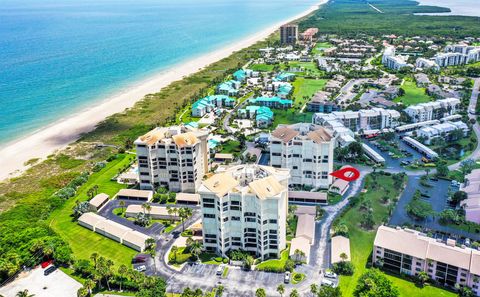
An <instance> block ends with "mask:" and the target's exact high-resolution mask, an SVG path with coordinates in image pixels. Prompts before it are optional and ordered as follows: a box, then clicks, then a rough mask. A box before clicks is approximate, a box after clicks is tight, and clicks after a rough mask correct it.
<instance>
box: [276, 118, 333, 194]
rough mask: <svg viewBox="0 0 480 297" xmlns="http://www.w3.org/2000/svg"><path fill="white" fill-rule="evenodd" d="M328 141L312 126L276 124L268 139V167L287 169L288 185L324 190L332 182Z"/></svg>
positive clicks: (322, 130)
mask: <svg viewBox="0 0 480 297" xmlns="http://www.w3.org/2000/svg"><path fill="white" fill-rule="evenodd" d="M332 138H333V137H332V135H331V134H330V132H329V131H328V130H326V129H325V128H324V127H322V126H319V125H315V124H310V123H298V124H294V125H279V126H278V127H277V129H275V130H274V131H273V132H272V136H271V138H270V165H271V166H273V167H275V168H288V169H290V175H291V177H290V186H293V187H302V186H307V187H311V188H315V189H318V188H322V189H327V188H328V187H329V186H330V184H331V183H332V176H330V175H329V173H331V172H332V171H333V150H334V147H335V139H332Z"/></svg>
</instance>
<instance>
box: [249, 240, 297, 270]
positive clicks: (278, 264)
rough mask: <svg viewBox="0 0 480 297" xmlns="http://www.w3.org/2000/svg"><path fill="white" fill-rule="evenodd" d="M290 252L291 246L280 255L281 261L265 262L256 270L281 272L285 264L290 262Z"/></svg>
mask: <svg viewBox="0 0 480 297" xmlns="http://www.w3.org/2000/svg"><path fill="white" fill-rule="evenodd" d="M289 252H290V246H288V247H287V248H286V249H284V250H283V251H282V253H281V254H280V259H271V260H267V261H263V262H261V263H260V264H258V265H257V266H255V269H256V270H267V271H270V270H277V271H280V270H281V269H283V268H284V267H285V263H286V262H287V260H288V254H289Z"/></svg>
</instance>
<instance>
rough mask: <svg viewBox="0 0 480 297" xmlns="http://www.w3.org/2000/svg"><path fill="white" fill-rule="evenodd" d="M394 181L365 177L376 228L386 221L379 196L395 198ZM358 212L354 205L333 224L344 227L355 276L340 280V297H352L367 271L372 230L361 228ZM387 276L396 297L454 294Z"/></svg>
mask: <svg viewBox="0 0 480 297" xmlns="http://www.w3.org/2000/svg"><path fill="white" fill-rule="evenodd" d="M394 178H395V177H393V176H385V175H379V174H377V178H376V180H374V179H373V178H372V175H369V176H368V177H367V178H366V181H365V189H366V190H367V192H366V193H365V194H364V195H365V198H364V199H365V200H370V201H372V208H373V216H374V220H375V223H376V225H377V226H378V225H379V224H380V223H381V222H383V221H386V219H387V218H388V206H387V205H385V204H383V203H382V202H381V197H382V196H383V195H384V193H385V192H386V191H390V192H389V193H390V194H389V196H390V197H398V196H399V194H400V191H401V189H398V188H395V187H394V183H393V180H394ZM361 213H362V210H360V207H359V205H356V206H354V207H353V208H350V209H349V210H348V211H347V212H346V213H345V214H344V215H343V216H342V217H340V218H338V219H337V221H336V222H335V223H338V222H343V223H345V224H347V226H348V229H349V237H350V247H351V257H352V263H353V264H354V266H355V273H354V274H353V275H352V276H341V277H340V288H341V290H342V293H343V296H353V291H354V290H355V287H356V285H357V281H358V279H359V277H360V276H361V275H362V274H363V273H364V272H365V271H366V270H367V268H366V265H367V262H368V261H369V256H370V254H371V253H372V250H373V241H374V239H375V234H376V228H375V230H372V231H366V230H364V229H363V228H361V227H360V221H361V220H362V215H359V214H361ZM387 277H388V279H390V280H391V281H392V282H393V283H394V284H395V285H396V286H397V287H398V289H399V291H400V296H427V297H429V296H431V297H437V296H440V297H441V296H446V297H447V296H448V297H450V296H456V295H455V294H454V293H451V292H449V291H446V290H443V289H439V288H436V287H431V286H426V287H424V288H419V287H417V286H416V285H415V284H414V283H413V282H410V281H407V280H404V279H401V278H399V277H395V276H391V275H387Z"/></svg>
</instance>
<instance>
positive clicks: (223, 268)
mask: <svg viewBox="0 0 480 297" xmlns="http://www.w3.org/2000/svg"><path fill="white" fill-rule="evenodd" d="M223 270H225V265H223V264H221V265H219V266H218V268H217V272H216V274H217V275H222V273H223Z"/></svg>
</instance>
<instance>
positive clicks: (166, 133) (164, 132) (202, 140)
mask: <svg viewBox="0 0 480 297" xmlns="http://www.w3.org/2000/svg"><path fill="white" fill-rule="evenodd" d="M207 136H208V131H206V130H198V129H192V130H187V129H186V128H185V127H182V126H173V127H159V128H155V129H153V130H152V131H150V132H148V133H147V134H145V135H143V136H140V137H139V138H138V139H137V140H136V141H135V145H136V148H137V159H138V174H139V180H140V189H148V190H153V189H155V188H157V187H166V188H168V189H169V190H170V191H175V192H187V193H193V192H195V191H196V190H197V189H198V187H199V186H200V184H201V181H202V178H203V176H204V175H205V174H206V173H207V172H208V152H209V150H208V144H207Z"/></svg>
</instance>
